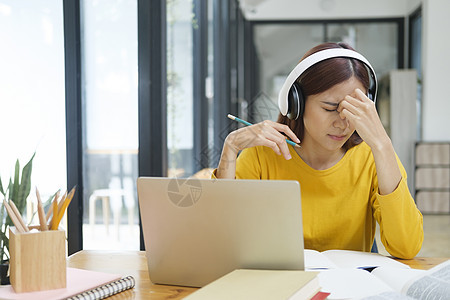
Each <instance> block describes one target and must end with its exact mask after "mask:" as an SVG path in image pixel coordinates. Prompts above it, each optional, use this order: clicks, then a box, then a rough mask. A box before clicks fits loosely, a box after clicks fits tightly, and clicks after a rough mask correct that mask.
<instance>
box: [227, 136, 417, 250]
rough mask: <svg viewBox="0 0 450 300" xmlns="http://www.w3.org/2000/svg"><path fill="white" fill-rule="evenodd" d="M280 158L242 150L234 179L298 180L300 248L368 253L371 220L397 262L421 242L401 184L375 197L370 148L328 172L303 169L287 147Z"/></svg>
mask: <svg viewBox="0 0 450 300" xmlns="http://www.w3.org/2000/svg"><path fill="white" fill-rule="evenodd" d="M289 149H290V151H291V155H292V159H291V160H285V159H284V158H283V156H281V155H277V154H276V153H275V152H273V150H272V149H270V148H268V147H263V146H258V147H253V148H248V149H245V150H243V151H242V152H241V154H240V155H239V157H238V159H237V163H236V178H238V179H278V180H280V179H283V180H297V181H298V182H300V189H301V195H302V213H303V231H304V241H305V248H308V249H315V250H319V251H324V250H328V249H347V250H359V251H370V249H371V246H372V244H373V240H374V236H375V228H376V227H375V226H376V224H375V220H376V221H377V222H378V224H379V225H380V233H381V241H382V243H383V244H384V246H385V248H386V250H387V251H388V252H389V253H390V254H391V255H393V256H395V257H399V258H412V257H414V256H415V255H416V254H417V253H418V252H419V250H420V248H421V246H422V241H423V219H422V214H421V213H420V211H419V210H418V209H417V207H416V205H415V203H414V199H413V198H412V196H411V194H410V192H409V190H408V186H407V183H406V172H405V169H404V167H403V165H402V164H401V162H400V161H399V160H398V158H397V161H398V164H399V166H400V170H401V173H402V176H403V178H402V180H401V182H400V184H399V185H398V187H397V189H396V190H395V191H394V192H392V193H391V194H389V195H380V194H378V181H377V173H376V168H375V161H374V158H373V155H372V151H371V149H370V147H369V146H368V145H367V144H366V143H364V142H363V143H361V144H360V145H358V146H355V147H353V148H351V149H350V150H348V151H347V153H346V154H345V155H344V157H343V158H342V159H341V160H340V161H339V162H338V163H337V164H336V165H334V166H333V167H331V168H329V169H327V170H315V169H313V168H311V167H310V166H308V165H307V164H306V163H305V162H304V161H303V160H302V159H301V158H300V157H299V156H298V154H297V153H296V152H295V150H294V149H293V147H291V146H289Z"/></svg>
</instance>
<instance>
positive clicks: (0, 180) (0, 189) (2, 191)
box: [0, 177, 6, 196]
mask: <svg viewBox="0 0 450 300" xmlns="http://www.w3.org/2000/svg"><path fill="white" fill-rule="evenodd" d="M0 192H1V193H2V195H3V196H6V195H5V191H4V190H3V183H2V178H1V177H0Z"/></svg>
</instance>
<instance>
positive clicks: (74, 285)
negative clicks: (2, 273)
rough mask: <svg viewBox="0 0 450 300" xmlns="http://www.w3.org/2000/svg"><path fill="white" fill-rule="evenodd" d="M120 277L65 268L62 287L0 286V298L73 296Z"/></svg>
mask: <svg viewBox="0 0 450 300" xmlns="http://www.w3.org/2000/svg"><path fill="white" fill-rule="evenodd" d="M120 278H122V276H121V275H118V274H110V273H103V272H96V271H88V270H83V269H75V268H67V287H66V288H64V289H57V290H48V291H40V292H29V293H16V292H14V289H13V288H12V286H10V285H9V286H4V287H0V299H5V300H7V299H11V300H13V299H33V300H40V299H42V300H52V299H64V298H68V297H71V296H75V295H77V294H80V293H82V292H85V291H89V290H92V289H94V288H96V287H98V286H101V285H104V284H107V283H109V282H112V281H115V280H119V279H120Z"/></svg>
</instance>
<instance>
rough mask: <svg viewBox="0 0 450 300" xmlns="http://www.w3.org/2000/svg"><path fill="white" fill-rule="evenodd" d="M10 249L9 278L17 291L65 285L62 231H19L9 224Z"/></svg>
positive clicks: (64, 255) (64, 253) (64, 247)
mask: <svg viewBox="0 0 450 300" xmlns="http://www.w3.org/2000/svg"><path fill="white" fill-rule="evenodd" d="M31 228H32V227H30V229H31ZM9 252H10V281H11V285H12V287H13V289H14V291H15V292H16V293H24V292H32V291H43V290H52V289H60V288H65V287H66V241H65V233H64V231H62V230H48V231H37V232H26V233H19V232H18V231H17V230H16V228H15V227H10V229H9Z"/></svg>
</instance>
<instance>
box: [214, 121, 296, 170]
mask: <svg viewBox="0 0 450 300" xmlns="http://www.w3.org/2000/svg"><path fill="white" fill-rule="evenodd" d="M282 133H284V134H286V136H288V137H289V138H290V139H291V140H292V141H294V142H295V143H300V140H299V139H298V138H297V136H295V134H294V133H293V132H292V130H291V129H290V128H289V127H288V126H286V125H284V124H280V123H276V122H273V121H269V120H266V121H263V122H261V123H258V124H255V125H251V126H247V127H242V128H240V129H238V130H235V131H233V132H231V133H230V134H229V135H228V136H227V138H226V139H225V142H224V144H223V149H222V156H221V157H220V161H219V166H218V167H217V172H216V177H217V178H230V179H234V178H235V177H236V158H237V155H238V153H239V151H241V150H244V149H245V148H250V147H254V146H267V147H270V148H272V149H273V151H275V153H277V154H278V155H281V154H282V155H283V156H284V158H286V159H291V158H292V156H291V153H290V152H289V148H288V146H287V143H286V136H284V135H283V134H282Z"/></svg>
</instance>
